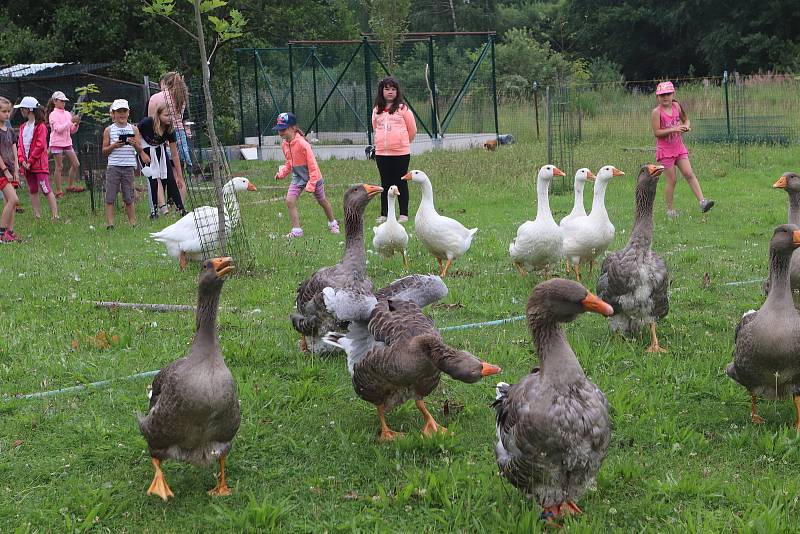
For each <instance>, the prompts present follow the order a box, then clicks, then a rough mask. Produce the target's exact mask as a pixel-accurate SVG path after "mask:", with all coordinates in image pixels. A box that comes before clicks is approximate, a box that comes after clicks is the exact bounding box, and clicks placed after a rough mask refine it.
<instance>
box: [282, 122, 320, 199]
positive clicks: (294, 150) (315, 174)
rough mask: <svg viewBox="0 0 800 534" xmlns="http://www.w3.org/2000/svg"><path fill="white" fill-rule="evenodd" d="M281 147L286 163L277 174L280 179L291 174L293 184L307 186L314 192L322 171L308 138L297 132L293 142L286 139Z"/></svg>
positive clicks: (309, 190)
mask: <svg viewBox="0 0 800 534" xmlns="http://www.w3.org/2000/svg"><path fill="white" fill-rule="evenodd" d="M281 149H282V150H283V156H284V157H285V158H286V164H284V165H281V166H280V168H279V169H278V174H277V176H276V177H277V178H278V180H283V179H284V178H286V177H287V176H289V174H291V175H292V183H293V184H295V185H300V186H305V188H306V191H308V192H309V193H313V192H314V190H315V189H316V188H317V182H319V181H320V180H322V173H321V172H320V170H319V165H317V158H315V157H314V151H313V150H311V145H310V144H309V143H308V141H306V138H305V137H303V135H302V134H301V133H300V132H297V133H296V134H295V136H294V139H292V140H291V142H290V141H286V140H284V141H283V143H281Z"/></svg>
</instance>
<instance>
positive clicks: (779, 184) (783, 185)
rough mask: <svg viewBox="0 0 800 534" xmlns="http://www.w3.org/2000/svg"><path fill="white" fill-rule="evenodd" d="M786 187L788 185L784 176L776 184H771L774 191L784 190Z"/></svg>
mask: <svg viewBox="0 0 800 534" xmlns="http://www.w3.org/2000/svg"><path fill="white" fill-rule="evenodd" d="M787 185H788V181H787V180H786V175H785V174H784V175H783V176H781V177H780V178H778V181H777V182H775V183H774V184H772V187H774V188H775V189H786V186H787Z"/></svg>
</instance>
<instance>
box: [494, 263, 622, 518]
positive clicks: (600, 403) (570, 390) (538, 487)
mask: <svg viewBox="0 0 800 534" xmlns="http://www.w3.org/2000/svg"><path fill="white" fill-rule="evenodd" d="M584 312H594V313H599V314H601V315H604V316H610V315H611V314H612V313H614V310H613V308H612V307H611V306H609V305H608V304H607V303H606V302H603V300H601V299H599V298H598V297H596V296H595V295H592V294H591V293H590V292H589V291H588V290H587V289H586V288H585V287H583V286H582V285H581V284H579V283H577V282H573V281H571V280H564V279H560V278H555V279H552V280H547V281H545V282H542V283H540V284H539V285H537V286H536V287H535V288H534V290H533V292H532V293H531V296H530V299H528V305H527V308H526V314H527V318H528V327H529V329H530V332H531V336H532V337H533V342H534V345H535V346H536V352H537V353H538V355H539V367H537V368H535V369H534V370H533V371H532V372H531V373H530V374H529V375H527V376H525V377H523V378H522V379H521V380H520V381H519V382H518V383H516V384H513V385H509V384H506V383H503V382H501V383H499V384H497V398H496V400H495V403H494V407H495V410H496V411H497V442H496V444H495V455H496V457H497V465H498V466H499V467H500V472H501V474H502V475H503V476H504V477H505V478H506V479H507V480H508V481H509V482H510V483H511V484H513V485H514V486H515V487H517V488H518V489H519V490H521V491H522V492H523V493H524V494H526V495H530V496H532V497H533V499H535V501H536V502H537V503H538V504H539V506H541V507H542V509H543V510H544V511H543V512H542V517H543V518H544V519H545V520H547V522H548V523H552V522H554V521H556V520H557V519H558V518H559V517H561V516H562V515H564V514H579V513H581V509H580V508H579V507H578V505H577V501H578V500H579V499H580V497H581V496H582V495H583V493H584V492H585V491H586V489H587V488H588V487H589V486H590V485H591V484H592V483H593V482H594V479H595V476H596V475H597V472H598V471H599V469H600V465H601V464H602V463H603V459H604V458H605V456H606V452H607V451H608V445H609V442H610V440H611V423H610V420H609V415H608V401H607V400H606V397H605V395H604V394H603V392H602V391H601V390H600V388H598V387H597V386H596V385H595V384H593V383H592V382H591V381H590V380H589V379H588V378H586V375H585V374H584V372H583V369H582V368H581V364H580V362H579V361H578V358H577V357H576V356H575V353H574V352H573V350H572V348H571V347H570V345H569V343H568V341H567V337H566V335H565V333H564V328H563V326H561V323H567V322H571V321H573V320H575V319H576V318H577V317H578V315H580V314H581V313H584Z"/></svg>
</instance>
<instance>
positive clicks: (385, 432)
mask: <svg viewBox="0 0 800 534" xmlns="http://www.w3.org/2000/svg"><path fill="white" fill-rule="evenodd" d="M403 436H404V434H403V433H402V432H395V431H394V430H389V429H388V428H384V429H382V430H381V435H380V436H378V441H379V442H381V443H387V442H389V441H394V440H395V439H397V438H402V437H403Z"/></svg>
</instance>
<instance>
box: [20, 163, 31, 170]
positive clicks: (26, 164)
mask: <svg viewBox="0 0 800 534" xmlns="http://www.w3.org/2000/svg"><path fill="white" fill-rule="evenodd" d="M22 166H23V167H25V170H26V171H27V170H30V168H31V164H30V163H28V162H27V161H23V162H22Z"/></svg>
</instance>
